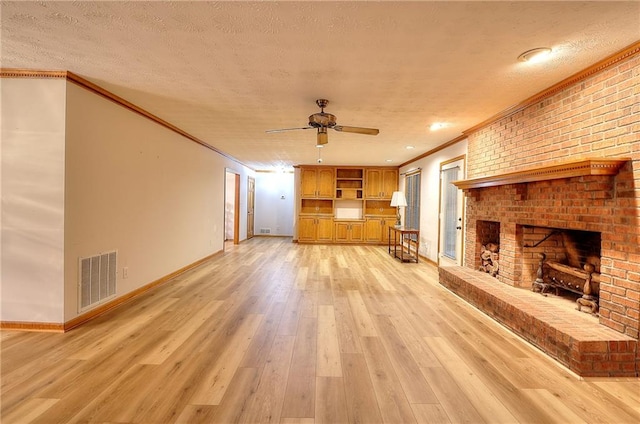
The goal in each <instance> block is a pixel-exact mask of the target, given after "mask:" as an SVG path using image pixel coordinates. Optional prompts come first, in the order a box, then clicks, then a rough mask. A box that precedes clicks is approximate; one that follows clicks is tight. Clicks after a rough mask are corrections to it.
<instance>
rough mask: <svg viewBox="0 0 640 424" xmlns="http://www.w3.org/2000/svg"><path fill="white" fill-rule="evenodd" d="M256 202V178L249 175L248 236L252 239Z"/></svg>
mask: <svg viewBox="0 0 640 424" xmlns="http://www.w3.org/2000/svg"><path fill="white" fill-rule="evenodd" d="M255 203H256V179H255V178H253V177H249V181H248V183H247V238H248V239H250V238H252V237H253V234H254V222H255V221H254V216H253V209H254V207H255Z"/></svg>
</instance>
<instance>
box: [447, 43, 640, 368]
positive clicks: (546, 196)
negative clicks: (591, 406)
mask: <svg viewBox="0 0 640 424" xmlns="http://www.w3.org/2000/svg"><path fill="white" fill-rule="evenodd" d="M639 93H640V47H638V45H636V46H632V48H629V49H627V50H625V51H623V52H619V53H618V54H617V55H614V56H612V57H611V58H608V59H606V60H604V61H602V62H600V63H598V64H596V65H594V66H593V67H591V68H589V69H587V70H585V71H584V72H582V73H581V74H578V75H576V76H573V77H571V78H569V79H567V80H565V81H563V82H561V83H559V84H557V85H556V86H554V87H551V88H550V89H548V90H546V91H544V92H542V93H540V94H538V95H537V96H534V97H532V98H531V99H529V100H527V101H526V102H524V103H523V105H522V106H521V107H520V108H514V109H512V110H511V111H510V112H509V113H504V114H502V115H501V116H498V117H496V118H494V119H492V120H489V121H487V122H486V123H483V124H480V125H478V126H477V127H474V128H472V129H470V130H468V131H467V132H466V135H467V137H468V158H467V164H468V165H467V178H468V179H467V180H464V181H461V182H459V184H457V185H458V187H460V188H462V189H463V190H464V193H465V199H466V211H465V215H466V219H465V259H464V267H462V268H464V269H458V270H456V269H445V268H441V269H440V275H441V278H440V280H441V283H442V284H443V285H445V286H447V287H449V288H451V289H452V290H454V291H457V292H459V294H461V296H463V297H465V298H467V299H468V300H470V301H472V302H473V303H475V304H476V305H478V306H479V307H480V308H481V309H486V310H487V312H488V313H489V314H490V315H492V316H494V318H496V319H498V320H500V321H502V322H503V323H504V324H506V325H507V326H509V327H511V328H512V329H514V330H515V331H517V332H519V333H521V335H523V336H524V337H525V338H527V339H528V340H530V341H532V342H533V343H534V344H536V345H537V346H539V347H541V348H542V349H543V350H545V351H546V352H548V353H549V354H550V355H551V356H553V357H554V358H556V359H558V360H559V361H560V362H562V363H564V364H565V365H567V366H568V367H569V368H570V369H572V370H574V371H576V372H578V373H579V374H581V375H631V376H638V375H639V370H640V350H639V349H638V337H639V332H640V106H639V105H638V102H637V98H638V95H639ZM581 232H582V233H584V235H585V237H586V239H587V240H590V241H588V243H587V244H588V245H589V246H588V249H589V250H593V252H592V253H589V255H595V254H596V253H597V254H598V255H599V263H598V265H599V271H600V272H599V276H598V278H599V299H598V301H599V316H597V317H594V316H589V317H588V318H587V319H588V320H590V321H592V322H593V325H595V326H596V327H594V329H593V330H592V331H589V332H587V333H588V334H586V335H585V334H583V333H582V332H581V331H580V330H579V329H578V330H576V333H575V334H572V333H571V331H573V330H568V329H566V328H564V327H563V328H560V327H561V326H559V325H554V324H553V322H551V321H553V317H551V318H549V320H547V321H545V319H546V318H545V319H542V318H540V317H542V316H543V315H544V313H541V312H536V311H533V312H531V314H533V318H531V317H530V316H529V315H527V314H529V312H527V311H525V309H527V307H524V306H523V307H515V309H514V306H513V305H512V304H507V303H508V302H507V301H506V300H505V299H506V297H508V296H507V295H503V293H502V292H503V290H502V289H501V288H492V284H493V285H502V286H504V287H510V288H527V289H530V288H531V286H532V283H533V281H535V279H536V272H537V269H538V264H539V257H538V254H539V253H540V252H546V253H547V255H552V256H553V257H554V259H557V260H558V261H559V262H562V261H564V262H567V261H568V260H569V259H571V258H567V253H566V251H564V253H563V250H561V249H559V248H558V246H559V245H562V244H563V242H562V240H561V237H563V236H562V234H563V233H565V235H566V234H574V235H575V234H581ZM547 236H548V237H547ZM545 237H547V238H546V239H545V240H544V241H541V240H542V239H543V238H545ZM488 242H492V243H497V244H499V260H500V267H499V272H498V273H497V275H496V278H493V277H491V276H489V275H487V274H485V275H483V276H481V275H480V274H481V273H480V272H479V271H478V265H479V260H480V259H479V256H480V253H481V252H480V249H481V248H482V246H483V245H484V244H486V243H488ZM538 242H540V243H539V244H538V245H536V246H534V245H535V244H536V243H538ZM564 244H566V241H565V243H564ZM562 248H563V249H564V246H562ZM562 255H564V257H562ZM581 256H582V257H585V256H587V254H584V253H581ZM583 263H584V261H583ZM579 266H583V264H580V265H579ZM471 280H473V284H475V283H476V282H477V283H478V284H475V285H474V286H473V287H472V286H471V285H470V284H471V283H470V281H471ZM473 284H472V285H473ZM480 286H482V287H487V289H486V290H488V292H489V294H486V295H482V294H480V292H481V289H479V288H478V287H480ZM522 291H527V292H528V291H529V290H522ZM531 294H533V293H527V296H529V295H531ZM483 296H484V297H483ZM509 296H510V295H509ZM538 298H540V299H542V300H543V301H544V299H543V298H542V296H540V295H538V296H537V297H535V298H533V297H532V298H531V300H530V302H533V303H536V304H537V302H538V300H536V299H538ZM527 299H529V298H528V297H527ZM505 302H507V303H505ZM516 303H517V301H516ZM503 304H504V307H502V306H500V305H503ZM542 305H544V304H542ZM533 309H536V308H533ZM536 315H537V318H540V319H542V321H540V320H538V321H540V322H538V321H536V319H537V318H536ZM587 315H588V314H587ZM531 319H533V321H531ZM579 321H580V322H582V321H583V318H582V317H580V318H579ZM589 325H591V324H590V323H589V322H587V321H585V326H589ZM585 328H586V327H585ZM528 331H530V332H532V333H536V334H529V335H524V334H522V333H523V332H525V333H526V332H528ZM577 333H580V334H578V335H576V334H577ZM595 334H597V335H598V336H597V337H596V336H595ZM594 337H595V338H594Z"/></svg>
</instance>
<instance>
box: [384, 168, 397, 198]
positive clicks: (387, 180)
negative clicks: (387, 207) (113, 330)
mask: <svg viewBox="0 0 640 424" xmlns="http://www.w3.org/2000/svg"><path fill="white" fill-rule="evenodd" d="M380 190H381V192H382V197H383V198H384V199H391V196H392V195H393V192H394V191H397V190H398V171H396V170H395V169H385V170H383V171H382V184H381V188H380Z"/></svg>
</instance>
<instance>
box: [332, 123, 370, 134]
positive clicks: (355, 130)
mask: <svg viewBox="0 0 640 424" xmlns="http://www.w3.org/2000/svg"><path fill="white" fill-rule="evenodd" d="M333 129H334V130H336V131H341V132H349V133H356V134H366V135H378V133H379V132H380V130H379V129H376V128H360V127H346V126H344V125H335V126H334V127H333Z"/></svg>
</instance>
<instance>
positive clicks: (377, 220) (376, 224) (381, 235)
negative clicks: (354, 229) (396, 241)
mask: <svg viewBox="0 0 640 424" xmlns="http://www.w3.org/2000/svg"><path fill="white" fill-rule="evenodd" d="M395 224H396V218H395V217H394V218H383V217H371V218H367V219H366V221H365V234H366V237H367V238H366V241H368V242H374V243H387V241H388V240H389V227H390V226H391V227H392V226H394V225H395Z"/></svg>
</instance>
